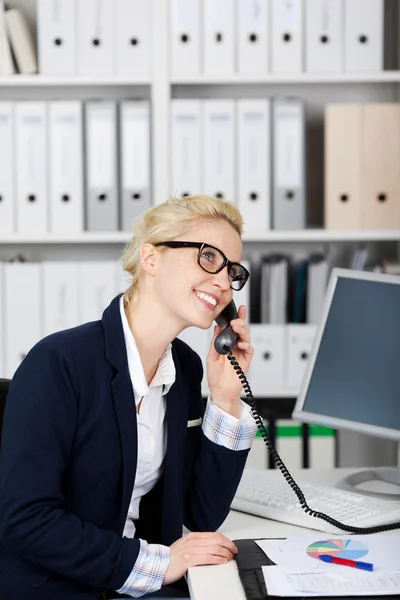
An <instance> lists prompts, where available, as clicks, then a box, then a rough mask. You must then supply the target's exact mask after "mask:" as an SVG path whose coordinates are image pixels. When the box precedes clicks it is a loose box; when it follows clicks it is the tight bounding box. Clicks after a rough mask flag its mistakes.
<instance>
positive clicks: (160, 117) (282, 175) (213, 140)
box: [0, 0, 400, 467]
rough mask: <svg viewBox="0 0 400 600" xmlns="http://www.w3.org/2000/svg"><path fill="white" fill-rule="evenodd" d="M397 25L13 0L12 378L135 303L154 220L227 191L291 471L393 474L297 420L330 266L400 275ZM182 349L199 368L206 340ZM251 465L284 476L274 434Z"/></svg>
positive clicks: (121, 2)
mask: <svg viewBox="0 0 400 600" xmlns="http://www.w3.org/2000/svg"><path fill="white" fill-rule="evenodd" d="M399 27H400V2H399V0H385V1H384V0H145V1H144V0H8V1H7V2H6V3H3V2H2V1H1V0H0V377H11V376H12V375H13V373H14V372H15V369H16V368H17V367H18V364H19V363H20V361H21V360H22V359H23V357H24V356H25V355H26V353H27V352H28V351H29V349H30V348H31V347H32V345H33V344H35V343H36V342H37V341H38V340H39V339H40V338H41V337H43V336H45V335H48V334H50V333H52V332H53V331H57V330H60V329H64V328H67V327H72V326H74V325H76V324H79V323H82V322H85V321H88V320H92V319H98V318H100V317H101V314H102V311H103V310H104V308H105V306H106V305H107V304H108V303H109V302H110V300H111V299H112V298H113V297H114V296H115V295H116V294H117V293H119V292H121V291H123V290H124V289H126V287H127V285H128V279H127V277H126V276H125V275H126V274H125V275H124V273H123V272H122V269H121V263H120V256H121V253H122V250H123V247H124V245H125V243H127V242H128V241H129V238H130V226H131V222H132V220H133V219H134V218H135V217H137V216H139V215H140V214H141V213H142V211H143V210H145V209H146V208H147V207H148V206H152V205H154V204H157V203H159V202H163V201H164V200H165V199H166V198H167V197H168V196H169V195H184V194H199V193H201V194H203V193H204V194H209V195H214V196H217V197H221V198H225V199H227V200H229V201H231V202H233V203H235V204H236V205H237V206H238V207H239V209H240V210H241V212H242V214H243V217H244V220H245V229H244V237H243V240H244V261H245V263H246V264H247V266H248V268H249V270H250V272H251V280H250V283H249V284H248V286H247V288H245V289H244V290H242V291H241V292H240V293H238V294H237V296H236V301H237V302H238V303H244V304H246V306H247V308H248V314H249V319H250V322H251V326H252V342H253V345H254V347H255V351H256V354H255V358H254V361H253V364H252V367H251V371H250V374H249V381H250V384H251V386H252V389H253V392H254V395H255V396H257V399H258V405H259V408H260V410H261V412H262V414H263V416H264V417H265V419H266V422H267V424H268V426H269V427H270V431H271V434H272V435H273V437H274V439H275V441H276V444H277V446H278V451H279V452H281V454H282V458H283V459H284V460H285V462H287V464H288V466H289V467H292V466H301V465H306V466H322V467H323V466H327V467H329V466H333V465H338V466H364V465H385V464H387V465H390V464H395V461H396V446H395V444H394V443H391V442H388V441H382V440H379V439H374V438H366V437H365V436H359V435H355V434H350V433H346V432H337V433H336V432H334V431H333V430H330V429H327V428H322V427H312V426H310V427H306V426H302V425H301V424H298V423H294V422H293V421H291V419H290V415H291V411H292V409H293V406H294V402H295V399H296V397H297V395H298V393H299V390H300V387H301V383H302V378H303V375H304V372H305V368H306V365H307V359H308V355H309V353H310V350H311V348H312V344H313V339H314V335H315V331H316V329H317V327H318V323H319V318H320V313H321V307H322V306H323V299H324V292H325V287H326V283H327V280H328V278H329V274H330V271H331V269H332V267H334V266H340V267H346V268H353V269H369V270H379V271H382V272H387V273H392V274H398V275H400V169H399V164H400V29H399ZM343 334H344V335H345V332H343ZM182 338H183V339H185V340H186V341H187V342H188V343H189V344H191V345H192V346H193V347H194V348H195V349H196V350H197V351H198V352H199V354H200V355H201V357H202V358H203V359H205V356H206V353H207V348H208V344H209V339H210V334H209V332H201V331H186V332H184V333H183V334H182ZM203 388H204V394H207V383H206V381H204V382H203ZM249 464H254V465H264V466H265V467H268V466H272V465H271V464H270V461H269V460H268V457H267V451H266V450H265V448H264V446H263V442H262V440H261V438H257V439H256V440H255V443H254V447H253V449H252V452H251V455H250V458H249Z"/></svg>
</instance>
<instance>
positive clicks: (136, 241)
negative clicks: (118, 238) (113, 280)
mask: <svg viewBox="0 0 400 600" xmlns="http://www.w3.org/2000/svg"><path fill="white" fill-rule="evenodd" d="M214 220H216V221H226V222H227V223H229V224H230V225H231V226H232V227H233V229H234V230H235V231H236V232H237V233H238V234H239V235H240V236H241V235H242V232H243V219H242V216H241V214H240V212H239V211H238V209H237V208H236V207H235V206H234V205H233V204H231V203H230V202H227V201H225V200H219V199H218V198H212V197H210V196H185V197H184V198H169V199H168V200H166V201H165V202H163V203H162V204H158V205H157V206H153V207H152V208H149V209H148V210H146V211H145V212H144V213H143V215H141V217H140V218H139V219H137V220H136V221H135V222H134V223H133V228H132V239H131V241H130V243H129V244H128V245H127V246H126V247H125V250H124V253H123V256H122V261H123V264H122V266H123V269H124V271H127V272H128V273H129V274H130V275H131V277H132V281H131V284H130V287H129V288H128V290H127V291H126V292H125V297H126V298H127V300H129V299H130V298H132V296H133V295H134V293H135V291H136V289H137V287H138V284H139V281H140V278H141V267H140V249H141V247H142V246H143V244H146V243H149V244H156V243H157V242H166V241H170V240H173V239H174V238H176V237H178V236H180V235H185V233H187V231H188V229H190V227H191V226H192V225H194V224H196V223H199V222H201V221H214Z"/></svg>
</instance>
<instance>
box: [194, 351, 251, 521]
mask: <svg viewBox="0 0 400 600" xmlns="http://www.w3.org/2000/svg"><path fill="white" fill-rule="evenodd" d="M192 356H193V357H194V359H193V360H194V365H193V367H192V369H191V370H192V372H193V370H194V371H195V373H196V375H195V376H194V377H193V378H192V382H193V383H192V386H191V393H193V394H196V396H197V395H198V396H199V397H200V398H201V380H202V378H203V367H202V364H201V360H200V358H199V356H198V355H197V354H195V353H194V352H193V353H192ZM203 411H204V409H203ZM248 453H249V449H245V450H231V449H229V448H226V447H225V446H221V445H219V444H216V443H214V442H212V441H211V440H209V439H208V437H206V436H205V435H204V433H203V432H202V431H201V433H200V440H199V445H198V451H197V456H196V459H195V462H194V465H193V469H192V475H191V479H190V483H189V487H188V492H187V494H186V498H185V503H184V525H185V527H187V528H188V529H189V530H190V531H216V530H217V529H218V527H220V525H221V524H222V523H223V522H224V520H225V519H226V517H227V515H228V513H229V509H230V506H231V503H232V500H233V497H234V495H235V493H236V490H237V487H238V485H239V482H240V479H241V477H242V473H243V469H244V467H245V464H246V459H247V455H248Z"/></svg>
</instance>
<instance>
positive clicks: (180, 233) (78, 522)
mask: <svg viewBox="0 0 400 600" xmlns="http://www.w3.org/2000/svg"><path fill="white" fill-rule="evenodd" d="M241 232H242V219H241V216H240V214H239V212H238V211H237V209H236V208H235V207H234V206H233V205H232V204H230V203H228V202H222V201H220V200H216V199H214V198H208V197H202V196H195V197H187V198H183V199H171V200H168V201H167V202H165V203H164V204H161V205H158V206H156V207H154V208H151V209H149V210H148V211H147V212H146V213H145V214H144V215H143V217H142V218H141V219H140V220H139V221H138V222H136V223H135V224H134V228H133V237H132V241H131V243H130V244H129V245H128V247H127V248H126V250H125V257H124V268H125V270H127V271H128V272H129V273H130V275H131V276H132V283H131V286H130V288H129V289H128V291H127V292H126V293H125V294H124V295H121V296H120V297H117V298H115V299H114V300H113V301H112V302H111V304H110V305H109V306H108V308H106V310H105V311H104V313H103V317H102V319H101V320H100V321H96V322H92V323H86V324H84V325H81V326H79V327H76V328H74V329H69V330H66V331H62V332H59V333H56V334H54V335H51V336H49V337H47V338H45V339H43V340H42V341H41V342H39V343H38V344H37V345H36V346H35V347H34V348H33V349H32V350H31V351H30V353H29V354H28V355H27V357H26V358H25V360H24V361H23V362H22V364H21V365H20V367H19V369H18V370H17V372H16V374H15V375H14V378H13V381H12V383H11V387H10V392H9V396H8V400H7V407H6V412H5V419H4V425H3V436H2V448H1V455H0V598H2V600H25V599H27V600H50V599H51V600H54V598H56V599H57V600H71V599H77V600H89V599H93V600H98V599H99V598H100V597H103V598H104V597H108V598H111V597H112V598H113V597H117V596H118V593H119V594H121V595H125V594H126V595H127V596H131V597H139V596H143V597H146V598H153V597H159V595H164V596H168V597H182V595H183V596H186V597H187V587H186V584H185V581H184V579H182V578H183V576H184V574H185V573H186V570H187V568H188V567H190V566H194V565H204V564H221V563H224V562H227V561H228V560H231V559H232V557H233V555H234V553H235V552H236V548H235V546H234V544H233V543H232V542H231V541H230V540H228V539H227V538H226V537H224V536H222V535H221V534H218V533H214V532H215V530H216V529H217V528H218V527H219V526H220V525H221V523H222V522H223V521H224V519H225V517H226V516H227V514H228V511H229V507H230V504H231V501H232V498H233V496H234V494H235V491H236V488H237V486H238V483H239V481H240V478H241V475H242V471H243V468H244V465H245V461H246V457H247V454H248V450H249V448H250V446H251V442H252V439H253V437H254V433H255V430H256V425H255V423H254V421H253V419H252V417H251V416H250V413H249V410H248V407H247V406H246V405H245V404H243V403H242V402H241V401H240V393H241V384H240V381H239V379H238V376H237V375H236V373H235V371H234V370H233V369H232V367H231V365H230V364H229V362H228V361H227V359H226V357H225V356H221V355H219V354H218V353H217V352H216V351H215V349H214V339H215V336H216V335H217V333H218V331H219V329H218V327H215V329H214V336H213V340H212V342H211V346H210V350H209V353H208V356H207V377H208V385H209V390H210V398H209V399H208V402H207V406H206V407H205V406H204V405H203V401H202V398H201V385H200V384H201V380H202V365H201V361H200V358H199V357H198V355H197V354H196V353H195V352H193V351H192V350H191V349H190V348H189V347H188V346H187V345H186V344H184V343H183V342H182V341H180V340H178V339H176V336H177V335H178V334H179V333H180V332H181V331H183V330H184V329H185V328H186V327H189V326H195V327H200V328H201V329H207V328H209V327H210V326H211V325H212V323H213V321H214V319H215V317H216V316H217V315H218V314H219V313H220V312H221V311H222V309H223V308H224V307H225V306H226V305H227V304H228V303H229V302H230V300H231V298H232V288H240V287H241V286H243V285H244V283H245V282H246V280H247V277H248V272H247V271H246V270H245V269H244V267H242V266H241V265H240V259H241V254H242V243H241V239H240V236H241ZM171 242H174V243H171ZM27 310H29V304H28V303H27ZM32 318H35V315H32ZM231 324H232V327H233V329H234V331H235V332H236V333H237V334H238V336H239V341H238V343H237V345H236V347H235V348H234V354H235V356H236V357H237V359H238V361H239V363H240V365H241V367H242V369H243V371H244V372H245V373H246V372H247V370H248V368H249V364H250V361H251V357H252V353H253V350H252V348H251V346H250V340H249V328H248V326H247V325H246V323H245V307H244V306H241V307H240V308H239V311H238V318H237V319H235V320H234V321H232V323H231ZM183 525H185V526H186V527H187V528H188V529H189V530H190V531H191V533H189V534H187V535H185V536H183V537H182V526H183ZM172 584H173V585H172ZM106 590H108V591H106ZM110 590H116V592H112V591H111V592H110Z"/></svg>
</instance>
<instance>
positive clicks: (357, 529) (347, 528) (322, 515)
mask: <svg viewBox="0 0 400 600" xmlns="http://www.w3.org/2000/svg"><path fill="white" fill-rule="evenodd" d="M226 357H227V359H228V360H229V362H230V363H231V365H232V367H233V368H234V369H235V371H236V373H237V375H238V377H239V379H240V381H241V383H242V386H243V389H244V391H245V393H246V396H247V403H248V404H249V406H250V408H251V412H252V414H253V418H254V420H255V421H256V423H257V427H258V429H259V431H260V433H261V435H262V438H263V440H264V442H265V444H266V445H267V448H268V450H269V452H270V454H271V456H272V458H273V460H274V462H275V464H276V466H277V467H278V468H279V470H280V471H281V473H282V475H283V476H284V478H285V479H286V481H287V482H288V484H289V485H290V487H291V488H292V490H293V491H294V493H295V494H296V496H297V498H298V500H299V503H300V506H301V508H302V509H303V510H304V511H305V512H306V513H307V514H309V515H311V516H312V517H316V518H317V519H322V520H323V521H326V522H327V523H330V524H331V525H334V526H335V527H338V528H339V529H343V530H344V531H348V532H350V533H359V534H368V533H379V532H381V531H390V530H392V529H399V528H400V522H399V523H389V524H387V525H377V526H376V527H353V526H352V525H345V524H344V523H340V521H336V519H333V518H332V517H330V516H329V515H326V514H325V513H323V512H319V511H316V510H313V509H312V508H310V507H309V506H308V504H307V501H306V499H305V497H304V494H303V492H302V491H301V489H300V487H299V486H298V485H297V483H296V482H295V480H294V479H293V476H292V475H291V474H290V472H289V470H288V468H287V466H286V465H285V463H284V462H283V460H282V459H281V457H280V456H279V454H278V452H277V451H276V450H275V448H274V446H273V444H272V442H271V439H270V437H269V435H268V433H267V430H266V429H265V425H264V423H263V420H262V418H261V417H260V415H259V414H258V411H257V407H256V403H255V400H254V397H253V394H252V391H251V388H250V385H249V382H248V381H247V378H246V375H245V374H244V373H243V370H242V368H241V366H240V365H239V363H238V362H237V360H236V358H235V357H234V356H233V354H232V352H228V354H227V355H226Z"/></svg>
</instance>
